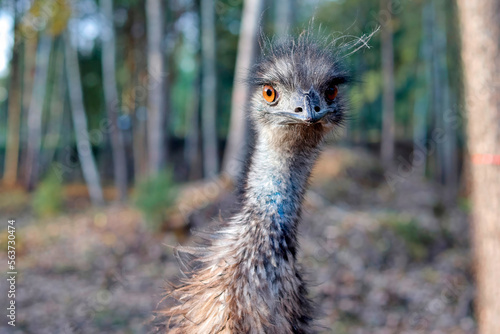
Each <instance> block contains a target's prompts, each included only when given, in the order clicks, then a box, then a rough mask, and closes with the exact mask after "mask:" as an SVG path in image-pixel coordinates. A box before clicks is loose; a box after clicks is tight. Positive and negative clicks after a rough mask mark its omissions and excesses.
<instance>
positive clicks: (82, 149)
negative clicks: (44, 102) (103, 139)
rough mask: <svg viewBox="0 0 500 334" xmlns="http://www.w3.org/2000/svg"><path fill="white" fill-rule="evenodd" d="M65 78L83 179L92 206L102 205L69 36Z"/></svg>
mask: <svg viewBox="0 0 500 334" xmlns="http://www.w3.org/2000/svg"><path fill="white" fill-rule="evenodd" d="M64 42H65V43H64V44H65V56H66V61H65V63H66V76H67V81H68V90H69V97H70V103H71V115H72V118H73V127H74V131H75V136H76V148H77V150H78V157H79V159H80V164H81V166H82V172H83V177H84V178H85V182H86V183H87V187H88V189H89V195H90V199H91V201H92V203H93V204H94V205H101V204H103V203H104V198H103V194H102V188H101V182H100V179H99V173H98V171H97V167H96V164H95V161H94V155H93V153H92V146H91V144H90V141H89V134H88V127H87V115H86V114H85V107H84V104H83V95H82V85H81V82H80V68H79V64H78V53H77V51H76V49H75V48H73V46H72V45H71V40H70V38H69V36H68V35H67V34H66V35H65V40H64Z"/></svg>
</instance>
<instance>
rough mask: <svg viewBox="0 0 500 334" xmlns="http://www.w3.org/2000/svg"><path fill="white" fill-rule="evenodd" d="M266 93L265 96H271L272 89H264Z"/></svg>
mask: <svg viewBox="0 0 500 334" xmlns="http://www.w3.org/2000/svg"><path fill="white" fill-rule="evenodd" d="M266 94H267V96H271V95H273V91H272V90H271V89H269V88H268V89H267V90H266Z"/></svg>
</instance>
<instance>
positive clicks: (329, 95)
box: [325, 86, 339, 102]
mask: <svg viewBox="0 0 500 334" xmlns="http://www.w3.org/2000/svg"><path fill="white" fill-rule="evenodd" d="M338 93H339V88H338V87H337V86H331V87H329V88H328V89H327V90H326V92H325V96H326V99H327V100H328V101H330V102H331V101H333V100H335V98H336V97H337V94H338Z"/></svg>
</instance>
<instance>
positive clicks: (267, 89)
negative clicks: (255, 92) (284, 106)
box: [262, 85, 277, 103]
mask: <svg viewBox="0 0 500 334" xmlns="http://www.w3.org/2000/svg"><path fill="white" fill-rule="evenodd" d="M262 95H263V96H264V99H265V100H266V101H267V102H269V103H272V102H274V101H276V95H277V94H276V90H275V89H274V88H273V86H271V85H264V87H263V88H262Z"/></svg>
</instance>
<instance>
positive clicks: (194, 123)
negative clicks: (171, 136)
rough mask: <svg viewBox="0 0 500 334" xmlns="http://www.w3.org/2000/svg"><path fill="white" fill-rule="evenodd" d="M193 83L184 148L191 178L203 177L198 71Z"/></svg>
mask: <svg viewBox="0 0 500 334" xmlns="http://www.w3.org/2000/svg"><path fill="white" fill-rule="evenodd" d="M197 72H198V73H197V74H196V78H195V82H194V84H193V95H192V96H193V97H192V99H191V101H190V103H189V106H188V114H187V115H186V144H185V148H184V160H185V161H186V163H187V165H188V170H189V174H188V178H189V179H190V180H194V179H198V178H200V177H201V174H202V172H201V170H200V169H199V168H198V166H200V159H199V158H200V99H199V95H200V75H199V70H198V71H197Z"/></svg>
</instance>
